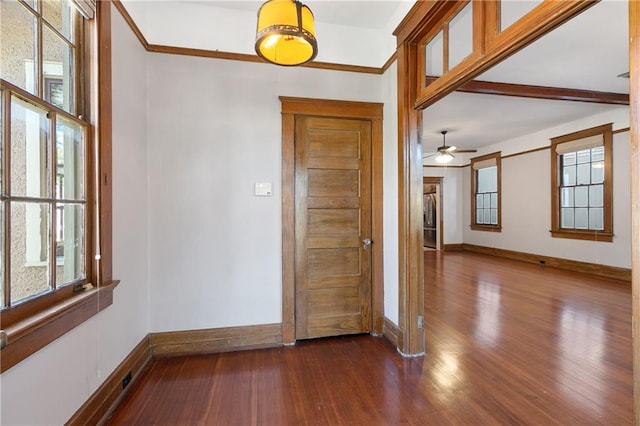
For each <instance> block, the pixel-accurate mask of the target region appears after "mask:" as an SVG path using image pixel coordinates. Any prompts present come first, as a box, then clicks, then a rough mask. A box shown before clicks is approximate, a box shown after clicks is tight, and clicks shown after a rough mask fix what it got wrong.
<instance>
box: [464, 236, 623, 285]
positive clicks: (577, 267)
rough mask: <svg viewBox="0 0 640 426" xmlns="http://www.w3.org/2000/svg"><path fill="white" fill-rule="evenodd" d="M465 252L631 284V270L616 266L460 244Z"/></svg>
mask: <svg viewBox="0 0 640 426" xmlns="http://www.w3.org/2000/svg"><path fill="white" fill-rule="evenodd" d="M462 248H463V250H465V251H472V252H475V253H482V254H490V255H493V256H499V257H504V258H507V259H513V260H520V261H522V262H527V263H535V264H537V265H545V266H551V267H554V268H558V269H566V270H568V271H573V272H583V273H587V274H591V275H596V276H599V277H604V278H611V279H614V280H619V281H625V282H631V270H630V269H627V268H619V267H616V266H608V265H601V264H597V263H589V262H580V261H577V260H569V259H562V258H559V257H551V256H544V255H539V254H532V253H525V252H519V251H513V250H505V249H500V248H495V247H484V246H477V245H474V244H466V243H465V244H462Z"/></svg>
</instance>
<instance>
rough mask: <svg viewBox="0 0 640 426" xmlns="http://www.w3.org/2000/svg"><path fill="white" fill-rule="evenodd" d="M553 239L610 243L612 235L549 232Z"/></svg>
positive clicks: (563, 231) (603, 233)
mask: <svg viewBox="0 0 640 426" xmlns="http://www.w3.org/2000/svg"><path fill="white" fill-rule="evenodd" d="M550 232H551V236H552V237H553V238H572V239H574V240H587V241H599V242H603V243H610V242H612V241H613V234H612V233H610V232H598V231H569V230H562V231H550Z"/></svg>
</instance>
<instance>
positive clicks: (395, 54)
mask: <svg viewBox="0 0 640 426" xmlns="http://www.w3.org/2000/svg"><path fill="white" fill-rule="evenodd" d="M396 59H398V52H396V51H394V52H393V53H392V54H391V56H390V57H389V59H387V62H385V63H384V65H382V68H381V69H380V74H384V73H385V72H387V70H388V69H389V68H390V67H391V65H393V63H394V62H395V61H396Z"/></svg>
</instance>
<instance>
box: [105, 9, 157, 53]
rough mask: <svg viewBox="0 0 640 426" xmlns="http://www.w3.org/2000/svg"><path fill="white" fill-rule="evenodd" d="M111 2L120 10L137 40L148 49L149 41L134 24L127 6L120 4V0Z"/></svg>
mask: <svg viewBox="0 0 640 426" xmlns="http://www.w3.org/2000/svg"><path fill="white" fill-rule="evenodd" d="M111 2H112V3H113V5H114V6H115V7H116V9H118V12H120V15H122V17H123V18H124V20H125V22H126V23H127V25H129V28H131V31H133V33H134V34H135V36H136V37H137V38H138V41H140V44H142V47H144V48H145V50H149V42H148V41H147V39H146V38H145V37H144V34H142V31H140V28H139V27H138V25H136V22H135V21H134V20H133V18H132V17H131V15H129V12H128V11H127V8H126V7H125V6H124V5H123V4H122V2H121V1H120V0H111Z"/></svg>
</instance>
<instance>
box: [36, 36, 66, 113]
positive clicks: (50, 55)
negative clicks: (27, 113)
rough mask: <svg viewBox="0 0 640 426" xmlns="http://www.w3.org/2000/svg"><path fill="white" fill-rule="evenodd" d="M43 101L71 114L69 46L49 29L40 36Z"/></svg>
mask: <svg viewBox="0 0 640 426" xmlns="http://www.w3.org/2000/svg"><path fill="white" fill-rule="evenodd" d="M42 46H43V51H44V53H43V64H42V71H43V73H44V76H43V78H44V86H43V87H44V99H45V100H46V101H47V102H50V103H52V104H53V105H55V106H57V107H58V108H60V109H63V110H65V111H67V112H72V108H73V102H72V90H71V81H73V76H72V69H73V67H72V64H73V60H72V54H73V51H72V49H71V47H69V45H68V44H67V43H66V42H65V41H63V40H62V39H61V38H60V37H58V36H57V35H56V34H55V33H54V32H53V31H51V30H50V29H49V28H46V27H45V28H44V30H43V34H42Z"/></svg>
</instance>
